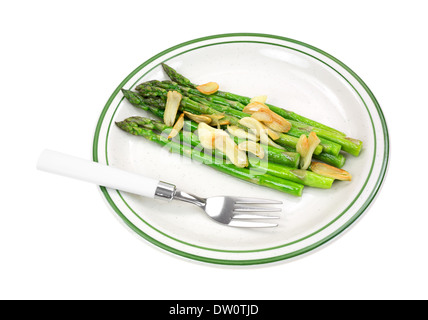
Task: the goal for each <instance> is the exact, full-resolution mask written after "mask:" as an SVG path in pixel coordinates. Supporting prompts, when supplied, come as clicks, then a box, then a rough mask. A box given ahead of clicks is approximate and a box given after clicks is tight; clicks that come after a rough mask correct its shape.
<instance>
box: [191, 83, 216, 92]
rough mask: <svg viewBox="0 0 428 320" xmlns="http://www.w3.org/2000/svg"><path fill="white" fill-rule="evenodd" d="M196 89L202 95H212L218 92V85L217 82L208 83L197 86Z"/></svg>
mask: <svg viewBox="0 0 428 320" xmlns="http://www.w3.org/2000/svg"><path fill="white" fill-rule="evenodd" d="M196 89H198V91H199V92H201V93H203V94H213V93H215V92H217V91H218V89H219V85H218V83H217V82H208V83H205V84H201V85H199V86H197V87H196Z"/></svg>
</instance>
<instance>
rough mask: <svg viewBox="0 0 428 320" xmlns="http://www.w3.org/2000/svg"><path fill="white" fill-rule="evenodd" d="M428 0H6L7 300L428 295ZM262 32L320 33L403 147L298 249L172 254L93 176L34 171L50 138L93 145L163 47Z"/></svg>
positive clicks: (1, 225)
mask: <svg viewBox="0 0 428 320" xmlns="http://www.w3.org/2000/svg"><path fill="white" fill-rule="evenodd" d="M424 5H425V4H424V1H412V0H408V1H405V2H404V1H401V2H400V1H358V2H350V1H347V2H345V1H327V0H326V1H223V0H217V1H214V2H212V3H209V2H204V1H169V0H163V1H157V2H148V1H106V0H105V1H79V0H78V1H67V2H66V1H45V0H41V1H13V2H12V1H8V2H6V1H3V2H2V4H1V5H0V32H1V40H0V41H1V44H2V48H1V49H0V57H1V59H0V89H1V98H2V102H1V110H2V112H1V114H2V121H1V124H0V133H1V142H2V143H1V146H2V152H1V157H0V161H1V167H2V168H3V169H2V170H1V172H2V174H1V178H0V181H1V182H2V183H1V207H0V298H1V299H426V298H428V293H427V289H426V288H427V286H428V273H427V270H428V254H427V244H428V232H427V230H428V209H427V198H428V197H427V192H426V190H427V185H426V183H427V181H428V179H427V178H428V177H427V170H426V159H427V146H426V141H427V139H426V129H425V128H426V125H425V124H426V121H427V115H428V112H427V109H428V102H427V95H426V92H427V90H428V81H427V80H426V75H427V74H428V62H427V57H428V50H427V46H426V43H427V30H428V23H427V22H426V21H427V20H426V9H424ZM230 32H257V33H268V34H274V35H280V36H285V37H289V38H292V39H297V40H300V41H303V42H306V43H309V44H311V45H314V46H315V47H318V48H320V49H322V50H324V51H326V52H328V53H330V54H332V55H333V56H335V57H337V58H339V59H340V60H341V61H342V62H344V63H345V64H346V65H348V66H349V67H350V68H351V69H353V70H354V71H355V72H356V73H357V74H358V75H359V76H360V77H361V78H362V79H363V80H364V81H365V82H366V84H367V85H368V86H369V87H370V88H371V90H372V91H373V92H374V94H375V96H376V98H377V99H378V101H379V103H380V105H381V107H382V109H383V111H384V114H385V117H386V120H387V123H388V127H389V131H390V139H391V162H390V167H389V171H388V175H387V178H386V181H385V184H384V186H383V188H382V190H381V192H380V194H379V196H378V198H377V200H376V201H375V203H374V205H373V206H372V207H371V208H370V210H369V211H368V212H367V213H366V214H365V215H364V216H363V217H362V219H360V220H359V221H358V223H356V224H355V225H354V226H353V227H352V228H351V229H350V230H349V231H348V232H346V233H344V234H343V235H342V236H340V237H339V238H338V239H336V240H335V241H333V242H332V243H330V244H328V245H327V246H324V247H322V248H321V249H320V250H317V251H315V252H312V253H310V254H308V255H305V256H303V257H300V258H298V259H296V260H293V261H288V262H282V263H278V264H273V265H264V266H255V267H250V268H248V267H247V268H236V267H222V266H216V265H209V264H202V263H198V262H192V261H188V260H185V259H182V258H180V257H177V256H173V255H171V254H169V253H166V252H164V251H162V250H161V249H158V248H157V247H154V246H152V245H149V244H148V243H147V242H145V241H144V240H142V239H140V238H139V237H138V236H137V235H135V234H134V233H132V232H131V231H130V230H129V229H128V228H127V227H126V226H125V225H124V224H123V223H121V221H120V220H119V219H118V218H117V217H116V215H115V214H113V213H112V211H111V210H110V209H109V208H108V207H107V205H106V204H105V203H104V200H103V198H102V197H101V195H100V193H99V190H98V188H97V187H96V186H94V185H90V184H86V183H83V182H79V181H75V180H72V179H67V178H63V177H59V176H54V175H51V174H47V173H44V172H40V171H37V170H36V168H35V165H36V161H37V158H38V155H39V153H40V152H41V151H42V150H43V149H45V148H50V149H54V150H58V151H63V152H66V153H70V154H74V155H76V156H79V157H84V158H88V159H90V158H91V147H92V138H93V134H94V130H95V125H96V122H97V120H98V117H99V114H100V112H101V110H102V108H103V106H104V104H105V103H106V101H107V99H108V98H109V96H110V94H111V93H112V92H113V90H114V89H115V88H116V87H117V86H118V84H119V83H120V82H121V81H122V80H123V79H124V78H125V77H126V76H127V75H128V74H129V73H130V72H131V71H132V70H134V69H135V68H136V67H137V66H139V65H140V64H141V63H142V62H144V61H145V60H147V59H149V58H150V57H152V56H153V55H155V54H157V53H158V52H160V51H162V50H164V49H167V48H169V47H171V46H173V45H175V44H179V43H181V42H184V41H187V40H192V39H195V38H198V37H202V36H207V35H213V34H220V33H230Z"/></svg>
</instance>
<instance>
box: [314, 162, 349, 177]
mask: <svg viewBox="0 0 428 320" xmlns="http://www.w3.org/2000/svg"><path fill="white" fill-rule="evenodd" d="M310 169H311V171H312V172H315V173H318V174H320V175H322V176H325V177H329V178H333V179H337V180H343V181H351V180H352V176H351V174H350V173H349V172H348V171H346V170H343V169H339V168H336V167H333V166H331V165H328V164H326V163H322V162H314V161H312V163H311V166H310Z"/></svg>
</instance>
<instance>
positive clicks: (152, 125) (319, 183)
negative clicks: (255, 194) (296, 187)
mask: <svg viewBox="0 0 428 320" xmlns="http://www.w3.org/2000/svg"><path fill="white" fill-rule="evenodd" d="M124 121H125V122H129V123H130V122H132V123H135V124H137V125H138V126H141V127H143V128H146V129H150V130H154V131H160V132H162V133H163V134H166V135H168V134H169V132H170V131H171V130H172V128H171V127H169V126H167V125H165V124H164V123H163V122H161V121H155V120H151V119H148V118H144V117H129V118H127V119H125V120H124ZM179 134H180V141H183V142H185V143H188V144H189V145H191V146H193V147H200V146H201V143H200V141H199V138H198V137H197V136H196V135H195V134H193V133H192V132H191V131H186V132H184V133H183V131H181V132H180V133H179ZM214 153H215V156H217V157H221V158H226V157H225V155H224V154H222V153H221V152H220V151H218V150H215V152H214ZM249 166H250V168H253V169H256V170H258V171H259V172H266V173H267V174H270V175H273V176H276V177H279V178H283V179H285V180H290V181H294V182H297V183H301V184H303V185H306V186H311V187H315V188H322V189H329V188H331V185H332V183H333V181H334V179H332V178H327V177H324V176H321V175H319V174H316V173H313V172H311V171H307V170H300V169H296V168H295V167H292V168H291V167H287V166H284V165H280V164H278V163H272V162H267V161H257V162H251V161H250V163H249Z"/></svg>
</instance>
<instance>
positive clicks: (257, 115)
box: [251, 111, 273, 123]
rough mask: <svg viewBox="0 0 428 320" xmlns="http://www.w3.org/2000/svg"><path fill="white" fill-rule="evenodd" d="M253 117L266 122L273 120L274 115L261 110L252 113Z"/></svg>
mask: <svg viewBox="0 0 428 320" xmlns="http://www.w3.org/2000/svg"><path fill="white" fill-rule="evenodd" d="M251 117H252V118H254V119H256V120H258V121H261V122H264V123H266V122H272V121H273V120H272V117H271V115H270V114H269V113H266V112H261V111H257V112H254V113H253V114H252V115H251Z"/></svg>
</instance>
